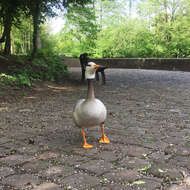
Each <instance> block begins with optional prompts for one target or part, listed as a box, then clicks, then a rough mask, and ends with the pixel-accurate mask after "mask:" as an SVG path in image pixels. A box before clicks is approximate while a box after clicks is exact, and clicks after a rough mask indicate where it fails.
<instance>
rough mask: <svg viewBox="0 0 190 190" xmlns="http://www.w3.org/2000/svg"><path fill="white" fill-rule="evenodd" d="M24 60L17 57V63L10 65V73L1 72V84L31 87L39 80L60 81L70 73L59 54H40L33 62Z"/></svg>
mask: <svg viewBox="0 0 190 190" xmlns="http://www.w3.org/2000/svg"><path fill="white" fill-rule="evenodd" d="M18 60H22V61H21V62H18ZM22 62H23V59H22V58H20V59H17V64H14V66H10V67H9V71H8V74H4V73H2V74H0V85H11V86H15V85H19V86H23V87H30V86H31V85H32V84H33V82H35V81H37V80H38V81H39V80H48V81H58V80H63V78H64V77H66V76H67V75H68V70H67V66H66V65H64V64H63V63H62V60H61V58H60V57H58V56H52V57H43V56H42V54H39V55H38V56H37V57H35V59H34V60H33V62H32V63H31V62H27V60H25V64H24V65H23V63H22Z"/></svg>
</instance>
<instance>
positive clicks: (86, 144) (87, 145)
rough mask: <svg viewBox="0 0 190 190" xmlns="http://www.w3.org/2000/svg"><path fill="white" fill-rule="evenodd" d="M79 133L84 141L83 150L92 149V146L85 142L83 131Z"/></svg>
mask: <svg viewBox="0 0 190 190" xmlns="http://www.w3.org/2000/svg"><path fill="white" fill-rule="evenodd" d="M81 133H82V137H83V140H84V144H83V148H93V145H90V144H88V143H87V142H86V137H85V131H84V130H83V129H82V131H81Z"/></svg>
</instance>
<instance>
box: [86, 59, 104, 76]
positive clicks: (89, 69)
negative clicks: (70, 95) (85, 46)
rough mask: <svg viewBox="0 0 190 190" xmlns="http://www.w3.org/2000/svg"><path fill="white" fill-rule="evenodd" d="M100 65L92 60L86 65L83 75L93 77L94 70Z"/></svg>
mask: <svg viewBox="0 0 190 190" xmlns="http://www.w3.org/2000/svg"><path fill="white" fill-rule="evenodd" d="M99 67H100V66H99V65H97V64H95V63H93V62H89V63H88V64H87V65H86V71H85V77H86V79H95V73H96V70H97V69H98V68H99Z"/></svg>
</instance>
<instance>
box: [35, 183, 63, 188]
mask: <svg viewBox="0 0 190 190" xmlns="http://www.w3.org/2000/svg"><path fill="white" fill-rule="evenodd" d="M48 189H49V190H50V189H52V190H61V188H60V187H59V186H58V185H57V184H55V183H43V184H41V185H39V186H37V187H35V188H34V189H32V190H48Z"/></svg>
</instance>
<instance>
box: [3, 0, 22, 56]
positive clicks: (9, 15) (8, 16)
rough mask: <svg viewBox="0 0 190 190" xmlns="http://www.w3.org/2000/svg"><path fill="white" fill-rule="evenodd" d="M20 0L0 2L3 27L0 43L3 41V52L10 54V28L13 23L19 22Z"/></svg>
mask: <svg viewBox="0 0 190 190" xmlns="http://www.w3.org/2000/svg"><path fill="white" fill-rule="evenodd" d="M22 3H23V2H22V0H21V1H19V0H14V1H13V0H2V1H1V2H0V17H1V19H2V25H3V27H4V29H3V34H2V36H1V38H0V43H3V42H5V48H4V54H6V55H9V54H10V48H11V36H10V34H11V28H12V25H13V24H16V23H18V22H19V16H20V9H21V8H22V7H23V4H22Z"/></svg>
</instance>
